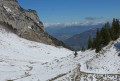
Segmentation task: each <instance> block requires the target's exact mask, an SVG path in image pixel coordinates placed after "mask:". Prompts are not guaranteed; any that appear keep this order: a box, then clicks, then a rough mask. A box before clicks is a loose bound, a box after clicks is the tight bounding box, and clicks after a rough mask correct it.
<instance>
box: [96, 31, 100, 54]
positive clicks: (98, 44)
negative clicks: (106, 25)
mask: <svg viewBox="0 0 120 81" xmlns="http://www.w3.org/2000/svg"><path fill="white" fill-rule="evenodd" d="M100 42H101V37H100V31H99V29H97V33H96V47H95V48H96V53H98V52H99V51H100V50H101V43H100Z"/></svg>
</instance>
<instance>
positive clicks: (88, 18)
mask: <svg viewBox="0 0 120 81" xmlns="http://www.w3.org/2000/svg"><path fill="white" fill-rule="evenodd" d="M103 18H104V17H85V20H89V21H92V20H99V19H103Z"/></svg>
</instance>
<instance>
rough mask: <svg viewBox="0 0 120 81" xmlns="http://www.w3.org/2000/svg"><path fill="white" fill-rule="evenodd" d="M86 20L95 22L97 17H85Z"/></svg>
mask: <svg viewBox="0 0 120 81" xmlns="http://www.w3.org/2000/svg"><path fill="white" fill-rule="evenodd" d="M85 19H86V20H95V19H96V17H85Z"/></svg>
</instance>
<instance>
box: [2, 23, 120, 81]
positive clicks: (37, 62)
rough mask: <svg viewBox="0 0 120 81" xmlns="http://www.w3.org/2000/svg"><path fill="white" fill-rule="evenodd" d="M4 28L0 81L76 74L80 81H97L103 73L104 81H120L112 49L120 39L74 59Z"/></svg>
mask: <svg viewBox="0 0 120 81" xmlns="http://www.w3.org/2000/svg"><path fill="white" fill-rule="evenodd" d="M4 28H5V27H4V26H1V25H0V81H6V80H13V81H58V80H62V81H69V80H70V81H71V80H72V79H75V80H76V76H77V75H78V76H80V74H79V73H81V74H82V75H81V77H80V78H79V77H77V78H79V79H87V80H89V78H90V77H92V78H93V79H94V81H96V80H100V79H99V78H97V77H100V76H103V75H104V74H106V75H105V76H104V77H103V80H106V79H107V80H108V79H109V80H111V81H113V80H114V81H118V80H120V75H119V74H120V68H119V67H120V63H119V62H120V57H119V56H118V54H119V51H117V48H116V47H115V46H114V45H115V44H117V46H119V42H120V39H118V40H117V41H115V42H111V43H110V44H109V45H108V46H107V47H105V48H104V49H103V50H102V51H101V52H100V53H95V50H87V51H85V52H78V56H77V57H76V58H75V57H74V52H73V51H70V50H68V49H65V48H56V47H53V46H50V45H45V44H42V43H37V42H33V41H29V40H26V39H23V38H20V37H18V36H17V35H15V34H14V33H12V32H10V31H8V30H5V29H4ZM111 58H112V59H111ZM79 65H81V68H80V67H79ZM84 74H85V76H86V77H84ZM109 75H111V77H110V76H109ZM96 76H97V77H96ZM114 76H115V77H114ZM82 81H84V80H82Z"/></svg>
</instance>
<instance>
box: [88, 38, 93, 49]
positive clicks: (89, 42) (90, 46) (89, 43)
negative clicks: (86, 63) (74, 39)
mask: <svg viewBox="0 0 120 81" xmlns="http://www.w3.org/2000/svg"><path fill="white" fill-rule="evenodd" d="M90 48H92V40H91V36H89V39H88V49H90Z"/></svg>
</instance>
